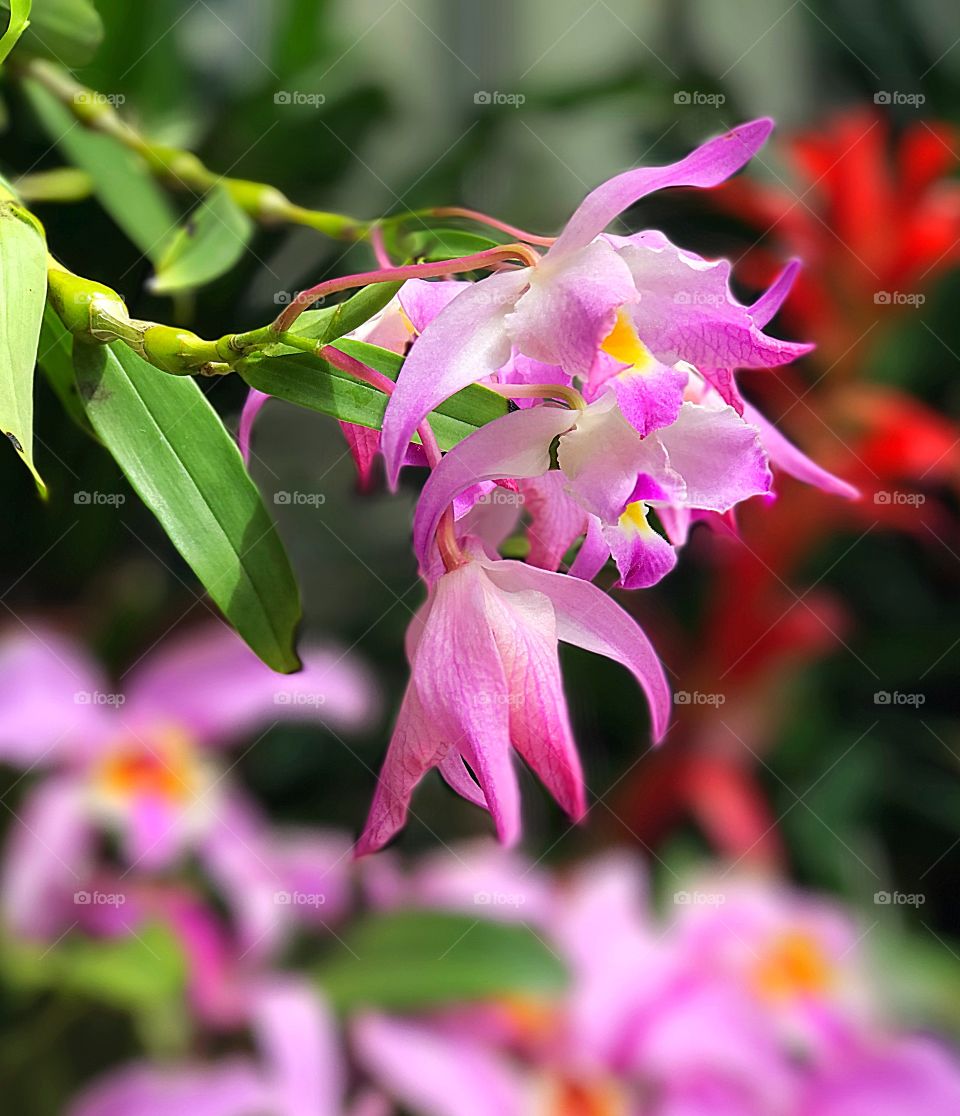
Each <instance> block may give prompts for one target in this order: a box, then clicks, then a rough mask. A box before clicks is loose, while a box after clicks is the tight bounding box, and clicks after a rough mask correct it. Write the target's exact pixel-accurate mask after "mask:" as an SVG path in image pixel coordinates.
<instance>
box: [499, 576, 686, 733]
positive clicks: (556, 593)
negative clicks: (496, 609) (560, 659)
mask: <svg viewBox="0 0 960 1116" xmlns="http://www.w3.org/2000/svg"><path fill="white" fill-rule="evenodd" d="M484 568H485V570H486V574H487V576H488V577H489V578H490V580H491V581H492V582H493V583H494V584H495V585H498V586H500V587H501V588H502V589H505V590H506V591H507V592H514V593H515V592H519V591H522V590H524V589H532V590H533V591H534V592H537V593H543V594H544V595H545V596H547V597H549V598H550V601H551V602H552V603H553V607H554V612H555V613H556V618H557V637H558V638H559V639H561V640H563V642H565V643H573V644H575V645H576V646H577V647H583V648H584V649H585V650H587V651H592V652H594V653H595V654H597V655H605V656H606V657H607V658H608V659H613V660H614V661H615V662H618V663H621V664H622V665H623V666H625V667H626V668H627V669H628V670H629V671H630V673H631V674H632V675H633V676H634V678H636V680H637V682H638V683H639V684H640V686H641V688H642V689H643V691H644V693H645V694H646V695H647V700H648V701H649V703H650V713H651V718H652V720H653V728H654V736H655V738H656V739H657V740H660V739H661V738H662V737H663V735H664V733H665V732H666V730H667V722H668V720H669V717H670V688H669V686H668V685H667V679H666V676H665V675H664V673H663V667H662V666H661V665H660V660H659V659H658V658H657V654H656V652H655V651H654V649H653V647H652V645H651V644H650V641H649V640H648V639H647V637H646V636H645V635H644V633H643V631H642V630H641V628H640V627H639V625H638V624H637V623H636V621H634V620H633V619H632V617H630V616H629V615H628V614H627V613H626V612H624V610H623V609H622V608H621V607H620V606H619V605H618V604H617V603H616V602H615V601H613V600H612V599H611V598H610V597H609V596H607V594H606V593H604V592H603V591H602V590H600V589H598V588H597V587H596V586H595V585H591V584H590V582H588V581H583V580H581V579H580V578H577V577H570V576H569V575H566V574H558V573H550V572H548V571H547V570H538V569H537V568H536V567H535V566H528V565H526V564H525V563H524V562H513V561H502V562H488V563H485V564H484Z"/></svg>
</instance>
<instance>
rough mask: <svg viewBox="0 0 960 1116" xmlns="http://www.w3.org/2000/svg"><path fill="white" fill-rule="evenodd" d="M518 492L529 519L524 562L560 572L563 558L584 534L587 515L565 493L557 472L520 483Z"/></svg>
mask: <svg viewBox="0 0 960 1116" xmlns="http://www.w3.org/2000/svg"><path fill="white" fill-rule="evenodd" d="M520 490H521V492H522V493H523V499H524V508H525V509H526V512H527V514H528V516H529V518H530V525H529V527H528V528H527V535H528V537H529V540H530V552H529V554H528V555H527V561H528V562H529V563H530V564H531V565H532V566H539V567H540V569H542V570H556V569H559V568H560V563H561V562H562V561H563V556H564V555H565V554H566V553H567V551H568V550H569V549H570V547H571V546H573V544H574V542H576V540H577V539H578V538H579V537H580V536H581V535H582V534H584V533H585V532H586V530H587V520H588V515H587V513H586V512H585V511H584V510H583V507H582V506H581V505H580V504H579V503H578V502H577V501H576V500H574V499H573V497H572V496H570V494H569V493H568V492H567V490H566V479H565V477H564V475H563V473H561V472H560V470H559V469H553V470H551V471H550V472H548V473H544V474H543V476H540V477H531V478H529V479H528V480H525V481H523V483H522V485H521V489H520Z"/></svg>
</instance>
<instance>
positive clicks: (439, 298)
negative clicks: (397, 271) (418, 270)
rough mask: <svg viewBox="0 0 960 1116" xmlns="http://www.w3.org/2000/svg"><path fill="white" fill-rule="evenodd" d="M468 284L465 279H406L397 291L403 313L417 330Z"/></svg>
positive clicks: (430, 320)
mask: <svg viewBox="0 0 960 1116" xmlns="http://www.w3.org/2000/svg"><path fill="white" fill-rule="evenodd" d="M469 286H470V284H469V282H467V280H465V279H434V280H432V281H428V280H427V279H408V280H407V281H406V283H404V284H403V286H402V287H401V288H400V290H399V291H398V292H397V298H398V299H399V301H400V305H401V306H402V307H403V312H404V314H406V315H407V318H409V320H410V324H411V325H412V326H413V328H414V329H415V330H416V331H417V333H423V331H424V330H425V329H426V328H427V326H428V325H429V324H430V323H431V322H432V321H433V319H434V318H435V317H436V316H437V315H438V314H439V313H440V311H441V310H443V308H444V307H445V306H447V305H449V303H451V302H452V301H453V300H454V299H455V298H456V297H457V295H458V294H460V293H461V292H462V291H464V290H465V289H466V288H467V287H469Z"/></svg>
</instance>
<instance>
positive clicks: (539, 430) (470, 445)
mask: <svg viewBox="0 0 960 1116" xmlns="http://www.w3.org/2000/svg"><path fill="white" fill-rule="evenodd" d="M576 421H577V414H576V412H573V411H564V410H562V409H560V408H558V407H531V408H529V409H527V410H523V411H513V412H511V413H510V414H507V415H504V416H503V417H502V418H498V419H494V421H493V422H490V423H487V425H486V426H481V427H480V429H479V430H477V431H476V433H474V434H471V435H470V436H469V437H468V438H464V440H463V441H462V442H460V443H459V444H458V445H456V446H454V448H453V449H452V450H450V452H449V453H447V454H445V455H444V457H443V460H442V461H441V462H440V464H439V465H438V466H437V467H436V468H435V469H434V470H433V472H432V473H431V474H430V477H429V479H428V480H427V483H426V484H425V485H424V486H423V491H422V492H421V494H420V500H419V502H418V504H417V511H416V515H415V517H414V521H413V546H414V550H415V552H416V555H417V560H418V562H419V563H420V568H421V570H422V571H423V572H424V573H426V571H427V570H428V569H429V568H430V557H431V547H432V544H433V538H434V535H435V534H436V531H437V525H438V523H439V522H440V517H441V516H442V515H443V512H444V510H445V509H446V508H447V506H448V505H449V504H450V503H452V501H453V499H454V497H456V496H458V495H459V494H460V493H461V492H463V491H464V490H465V489H467V488H469V487H470V486H471V485H473V484H476V483H477V482H478V481H484V480H498V479H499V478H501V477H510V478H518V477H535V476H540V475H541V474H543V473H546V472H547V471H548V470H549V468H550V444H551V442H552V441H553V439H554V438H556V437H557V435H558V434H561V433H563V432H564V431H565V430H569V429H570V427H571V426H572V425H573V424H574V423H575V422H576Z"/></svg>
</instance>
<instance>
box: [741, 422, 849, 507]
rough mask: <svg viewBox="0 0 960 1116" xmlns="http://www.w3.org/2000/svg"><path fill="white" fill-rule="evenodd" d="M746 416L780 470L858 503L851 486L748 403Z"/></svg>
mask: <svg viewBox="0 0 960 1116" xmlns="http://www.w3.org/2000/svg"><path fill="white" fill-rule="evenodd" d="M743 417H744V418H745V419H746V421H747V422H749V423H750V424H751V426H755V427H756V428H757V429H758V430H759V431H760V441H761V442H762V443H763V448H764V449H765V450H766V451H767V454H768V455H769V457H770V460H771V461H772V462H773V464H774V465H776V466H777V467H778V468H780V469H782V470H783V471H784V472H785V473H788V474H789V475H790V476H791V477H795V478H796V479H797V480H799V481H803V483H804V484H812V485H813V486H814V487H815V488H820V489H822V490H823V491H824V492H829V493H830V494H831V495H833V496H843V497H845V498H846V499H847V500H857V499H859V498H860V492H859V490H858V489H856V488H854V486H853V485H852V484H848V483H847V482H846V481H845V480H841V479H840V478H839V477H836V476H834V475H833V473H829V472H827V470H826V469H823V468H821V467H820V466H819V465H818V464H817V463H816V462H815V461H813V460H812V459H811V458H809V457H807V455H806V454H805V453H804V452H803V451H802V450H800V449H798V448H797V447H796V446H795V445H794V444H793V442H791V441H790V440H789V438H787V437H785V436H784V435H783V434H781V433H780V431H779V430H778V429H777V428H776V427H775V426H774V425H773V423H772V422H769V421H768V420H767V419H765V418H764V417H763V415H761V414H760V412H759V411H758V410H757V409H756V408H755V407H752V406H751V405H750V404H749V403H747V404H746V405H745V407H744V412H743Z"/></svg>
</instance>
